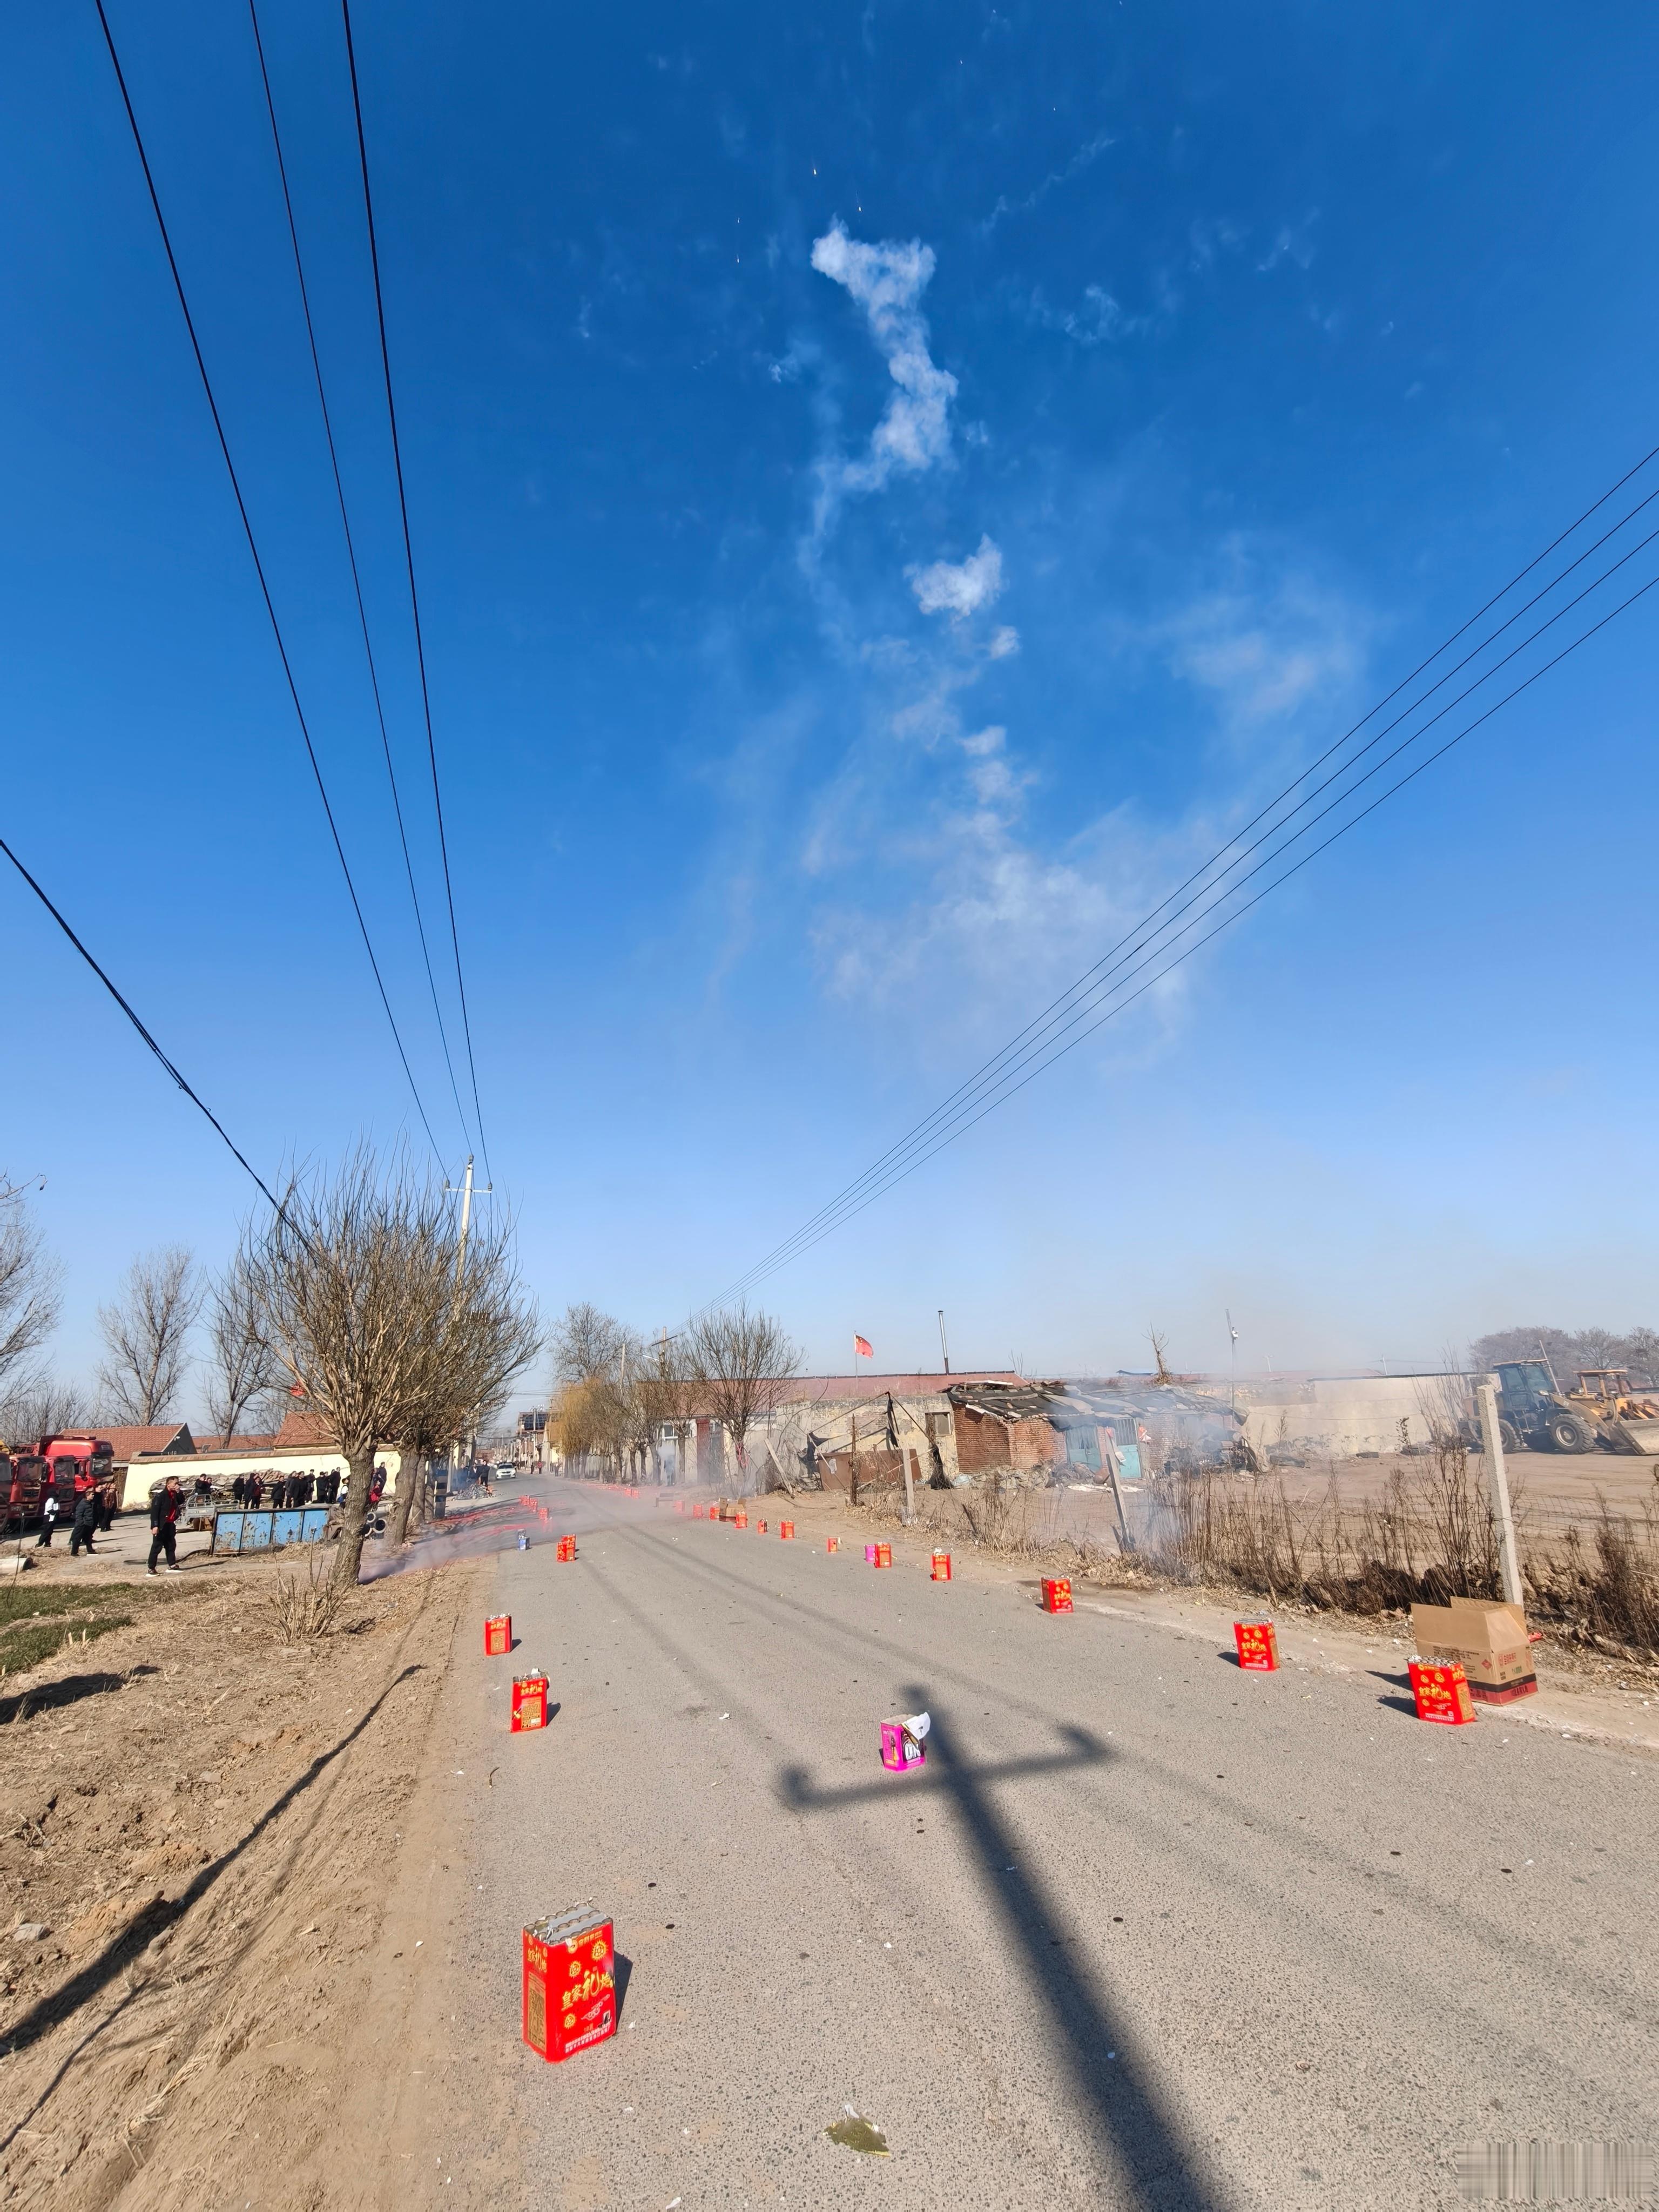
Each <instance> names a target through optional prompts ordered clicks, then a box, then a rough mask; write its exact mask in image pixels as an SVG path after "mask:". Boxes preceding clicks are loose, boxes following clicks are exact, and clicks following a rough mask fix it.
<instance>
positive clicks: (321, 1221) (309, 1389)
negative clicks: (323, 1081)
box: [240, 1145, 454, 1587]
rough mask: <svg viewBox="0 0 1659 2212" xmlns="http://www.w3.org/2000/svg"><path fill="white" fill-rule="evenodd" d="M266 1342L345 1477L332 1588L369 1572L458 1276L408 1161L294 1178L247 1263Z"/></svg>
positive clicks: (437, 1214)
mask: <svg viewBox="0 0 1659 2212" xmlns="http://www.w3.org/2000/svg"><path fill="white" fill-rule="evenodd" d="M240 1264H241V1265H242V1266H243V1267H246V1271H247V1274H248V1279H249V1280H250V1282H251V1283H252V1286H253V1290H254V1295H255V1297H257V1299H258V1306H259V1311H260V1315H261V1324H260V1325H261V1328H262V1330H263V1332H264V1337H265V1340H266V1342H267V1343H268V1344H269V1346H270V1349H271V1351H272V1352H273V1353H274V1354H275V1355H276V1358H277V1359H279V1360H280V1361H281V1363H282V1364H283V1367H284V1368H285V1369H286V1370H287V1371H288V1373H289V1375H291V1376H293V1377H294V1380H295V1383H298V1384H299V1385H300V1387H301V1391H302V1392H303V1395H304V1401H305V1407H306V1410H307V1413H312V1414H313V1415H315V1416H316V1418H317V1419H318V1420H319V1422H320V1423H321V1425H322V1427H323V1430H324V1432H325V1435H326V1436H327V1437H328V1438H329V1440H330V1442H331V1443H333V1444H334V1445H335V1446H336V1448H337V1449H338V1450H339V1451H340V1452H341V1454H342V1455H343V1457H344V1459H345V1462H346V1466H347V1468H348V1475H347V1481H346V1496H345V1504H344V1507H343V1515H342V1528H341V1535H340V1542H339V1548H338V1550H337V1553H336V1554H335V1560H334V1579H335V1581H336V1582H337V1583H340V1584H341V1585H343V1586H345V1587H349V1586H351V1585H352V1584H354V1583H356V1579H357V1571H358V1568H359V1566H360V1565H361V1564H362V1551H363V1538H364V1535H365V1534H366V1533H367V1528H368V1492H369V1485H370V1482H371V1481H372V1480H373V1477H374V1454H375V1450H376V1449H377V1448H378V1447H379V1446H380V1445H383V1444H388V1443H392V1440H393V1438H394V1437H397V1436H398V1435H399V1434H400V1433H404V1432H406V1431H408V1429H409V1428H410V1426H411V1425H413V1424H415V1423H416V1421H417V1420H418V1407H419V1405H420V1394H421V1391H422V1387H423V1385H424V1383H425V1381H426V1366H427V1363H428V1357H429V1352H430V1346H431V1344H432V1341H433V1339H434V1337H435V1334H436V1333H437V1330H438V1328H439V1327H440V1324H441V1317H442V1314H443V1310H444V1306H445V1303H446V1300H447V1293H448V1286H449V1285H450V1283H451V1281H452V1280H453V1270H454V1256H453V1243H452V1242H451V1236H450V1226H449V1218H448V1208H447V1204H446V1201H445V1199H444V1195H443V1193H442V1192H441V1190H439V1189H437V1188H435V1186H434V1185H433V1184H432V1183H431V1182H430V1181H428V1182H424V1183H416V1182H414V1180H413V1178H412V1177H411V1176H410V1173H409V1170H408V1168H407V1164H406V1162H405V1161H404V1160H403V1159H402V1158H398V1159H395V1160H394V1161H393V1162H392V1164H391V1166H390V1168H389V1169H388V1170H384V1171H383V1170H382V1168H381V1165H380V1161H379V1160H378V1159H377V1158H376V1157H375V1155H374V1152H373V1151H372V1150H371V1149H370V1148H369V1147H368V1146H367V1145H363V1146H359V1147H358V1148H357V1150H356V1152H353V1153H352V1154H351V1155H350V1156H349V1158H348V1159H347V1160H346V1161H345V1163H344V1164H343V1166H342V1167H341V1168H340V1170H338V1172H337V1174H336V1175H334V1176H332V1177H329V1176H323V1175H319V1174H313V1175H312V1176H296V1177H295V1179H294V1181H293V1182H291V1183H290V1184H289V1188H288V1189H287V1190H286V1191H285V1192H284V1193H283V1204H282V1206H281V1208H280V1210H279V1211H278V1212H276V1214H275V1215H273V1216H272V1217H271V1218H270V1220H268V1221H266V1222H264V1223H262V1224H258V1225H253V1226H252V1227H251V1228H250V1230H249V1231H247V1232H246V1235H245V1237H244V1240H243V1244H242V1249H241V1253H240Z"/></svg>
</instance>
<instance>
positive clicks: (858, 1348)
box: [853, 1336, 876, 1359]
mask: <svg viewBox="0 0 1659 2212" xmlns="http://www.w3.org/2000/svg"><path fill="white" fill-rule="evenodd" d="M875 1356H876V1355H875V1353H874V1352H872V1351H871V1349H870V1340H869V1339H868V1338H867V1337H863V1336H855V1337H854V1339H853V1357H854V1359H873V1358H875Z"/></svg>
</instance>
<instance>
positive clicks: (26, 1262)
mask: <svg viewBox="0 0 1659 2212" xmlns="http://www.w3.org/2000/svg"><path fill="white" fill-rule="evenodd" d="M0 1180H3V1178H0ZM59 1279H60V1271H59V1269H58V1265H57V1263H56V1261H52V1260H51V1259H49V1258H48V1257H47V1255H46V1246H45V1243H44V1242H43V1240H42V1238H41V1236H40V1231H39V1230H38V1229H37V1228H36V1227H35V1226H34V1224H33V1222H32V1221H31V1220H30V1219H29V1218H28V1216H27V1213H26V1212H24V1210H23V1201H22V1194H21V1192H17V1191H13V1192H11V1193H10V1194H9V1195H8V1196H7V1197H6V1198H5V1199H3V1200H0V1390H3V1389H7V1388H9V1385H10V1383H11V1381H12V1378H13V1377H14V1376H18V1374H19V1372H20V1370H24V1369H25V1368H26V1365H27V1362H28V1361H29V1360H30V1359H31V1358H33V1355H34V1354H35V1353H36V1352H39V1350H40V1347H41V1346H42V1345H43V1344H44V1343H45V1342H46V1339H47V1338H48V1337H49V1336H50V1335H51V1334H52V1331H53V1329H55V1328H57V1326H58V1312H59V1310H60V1307H61V1303H62V1302H61V1299H60V1297H59V1294H58V1282H59ZM33 1379H34V1380H36V1381H38V1380H39V1378H38V1377H35V1378H33Z"/></svg>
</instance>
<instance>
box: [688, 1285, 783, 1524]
mask: <svg viewBox="0 0 1659 2212" xmlns="http://www.w3.org/2000/svg"><path fill="white" fill-rule="evenodd" d="M683 1342H684V1370H685V1375H686V1378H687V1380H688V1381H689V1382H690V1383H691V1385H692V1386H693V1388H694V1389H695V1391H696V1397H697V1399H698V1401H699V1402H700V1403H701V1404H702V1405H703V1406H704V1407H707V1409H708V1413H709V1414H710V1416H711V1417H712V1418H713V1419H714V1420H717V1421H718V1422H719V1423H720V1426H721V1427H722V1428H723V1429H724V1430H725V1431H726V1434H727V1436H729V1437H731V1439H732V1450H733V1452H734V1453H735V1454H736V1455H737V1462H738V1469H739V1476H738V1479H739V1481H740V1482H741V1483H742V1485H743V1486H744V1489H747V1487H748V1463H747V1459H746V1456H745V1452H744V1442H745V1439H746V1438H747V1437H748V1434H749V1431H750V1429H751V1428H752V1427H753V1426H754V1425H755V1422H756V1421H757V1419H760V1418H762V1417H763V1416H764V1415H766V1414H769V1413H774V1412H775V1411H776V1409H777V1404H778V1401H779V1399H780V1398H781V1396H782V1395H783V1391H784V1388H785V1386H786V1385H787V1383H788V1381H789V1378H790V1376H793V1375H795V1374H797V1373H799V1369H800V1363H801V1349H800V1346H799V1345H798V1344H795V1343H793V1342H792V1340H790V1339H789V1338H788V1337H787V1336H786V1335H785V1334H784V1331H783V1327H782V1324H781V1322H777V1321H775V1319H774V1318H773V1316H771V1315H770V1314H763V1313H753V1314H751V1313H750V1310H749V1309H748V1307H747V1306H746V1305H740V1306H738V1307H737V1308H735V1309H734V1310H722V1311H720V1312H718V1313H711V1314H706V1315H703V1316H701V1317H700V1318H699V1319H697V1320H696V1321H694V1322H691V1323H690V1326H689V1327H688V1328H687V1329H686V1331H685V1334H684V1339H683Z"/></svg>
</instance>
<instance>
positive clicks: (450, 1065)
mask: <svg viewBox="0 0 1659 2212" xmlns="http://www.w3.org/2000/svg"><path fill="white" fill-rule="evenodd" d="M247 11H248V17H249V20H250V21H251V22H252V26H253V45H254V51H255V52H257V53H258V58H259V82H260V83H261V84H262V85H263V87H264V95H265V112H266V114H267V115H269V117H270V142H271V145H272V147H273V148H274V149H275V151H276V174H277V176H278V178H279V179H281V182H282V187H283V210H284V212H285V213H286V215H287V216H288V234H289V242H290V244H291V245H292V246H293V248H294V273H295V277H296V278H297V279H298V281H299V286H300V305H301V308H302V309H303V311H304V313H305V319H306V338H307V343H309V345H310V348H311V367H312V373H313V375H314V377H315V378H316V380H317V404H318V406H319V408H320V410H322V417H323V435H324V437H325V439H326V440H327V441H328V461H329V466H330V468H331V470H332V471H333V474H334V493H335V497H336V498H337V501H338V502H339V507H340V528H341V530H342V531H343V532H344V535H345V546H346V559H347V560H348V562H349V563H350V566H351V588H352V591H353V592H354V593H355V594H356V600H357V621H358V624H359V626H360V628H361V629H362V635H363V656H364V658H365V659H366V660H367V661H368V681H369V687H370V689H371V690H373V692H374V714H375V718H376V720H378V722H379V724H380V750H381V752H382V753H383V754H384V756H385V758H386V781H388V783H390V785H391V787H392V812H393V814H394V815H395V816H396V817H397V822H398V844H399V845H400V846H401V847H402V848H403V855H404V875H405V876H406V877H407V878H408V879H409V897H410V904H411V905H412V906H413V908H414V909H415V927H416V932H417V933H418V934H419V937H420V940H421V958H422V961H423V962H424V963H425V966H426V981H427V987H428V990H429V991H430V992H431V994H432V1011H433V1013H434V1014H435V1016H436V1018H437V1023H438V1041H439V1042H440V1043H441V1045H442V1047H443V1054H444V1066H445V1067H446V1068H447V1070H448V1072H449V1088H450V1092H451V1095H452V1096H453V1098H454V1101H455V1112H456V1115H457V1117H458V1119H459V1121H460V1125H461V1134H462V1137H463V1138H464V1139H465V1140H466V1142H467V1143H468V1144H469V1145H470V1144H471V1132H470V1130H469V1129H468V1127H467V1123H466V1112H465V1108H464V1107H463V1106H462V1104H461V1093H460V1088H459V1085H458V1084H457V1083H456V1080H455V1064H454V1062H453V1060H452V1059H451V1058H450V1053H449V1031H448V1029H447V1026H446V1025H445V1022H444V1016H443V1008H442V1007H441V1006H440V1004H439V1003H438V982H437V978H436V977H435V975H434V974H433V972H432V954H431V952H430V951H429V949H428V945H427V941H426V920H425V917H424V915H422V912H421V895H420V892H419V891H418V890H417V889H416V884H415V864H414V862H413V860H411V859H410V851H409V836H408V833H407V831H406V830H405V829H404V808H403V799H402V795H401V794H400V793H399V792H398V771H397V769H395V768H394V767H393V765H392V741H391V739H390V738H389V737H388V736H387V734H386V707H385V704H384V702H382V700H381V697H380V672H379V671H378V670H377V669H376V667H375V665H374V645H373V642H372V641H371V640H370V637H369V630H368V609H367V608H366V607H365V605H364V604H363V586H362V577H361V575H360V574H359V573H358V568H357V548H356V544H355V543H354V541H353V538H352V535H351V518H350V516H349V513H348V512H347V509H346V495H345V485H344V483H343V482H342V480H341V476H340V457H339V454H338V453H337V450H336V447H335V444H334V424H333V422H332V421H331V417H330V415H329V411H328V394H327V392H326V391H325V388H324V384H323V364H322V361H321V358H320V356H319V353H318V350H317V331H316V328H315V325H313V321H312V317H311V295H310V291H309V289H308V288H307V283H306V271H305V261H304V258H303V257H302V256H301V252H300V232H299V227H298V225H297V224H296V223H295V219H294V201H293V197H292V196H291V195H290V193H289V183H288V164H287V162H286V161H284V160H283V137H282V133H281V131H279V130H278V128H277V125H276V101H275V100H274V99H273V98H272V96H271V90H270V71H269V70H267V69H266V67H265V46H264V40H263V39H262V38H261V37H260V35H259V13H258V8H257V6H256V5H255V0H247Z"/></svg>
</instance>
